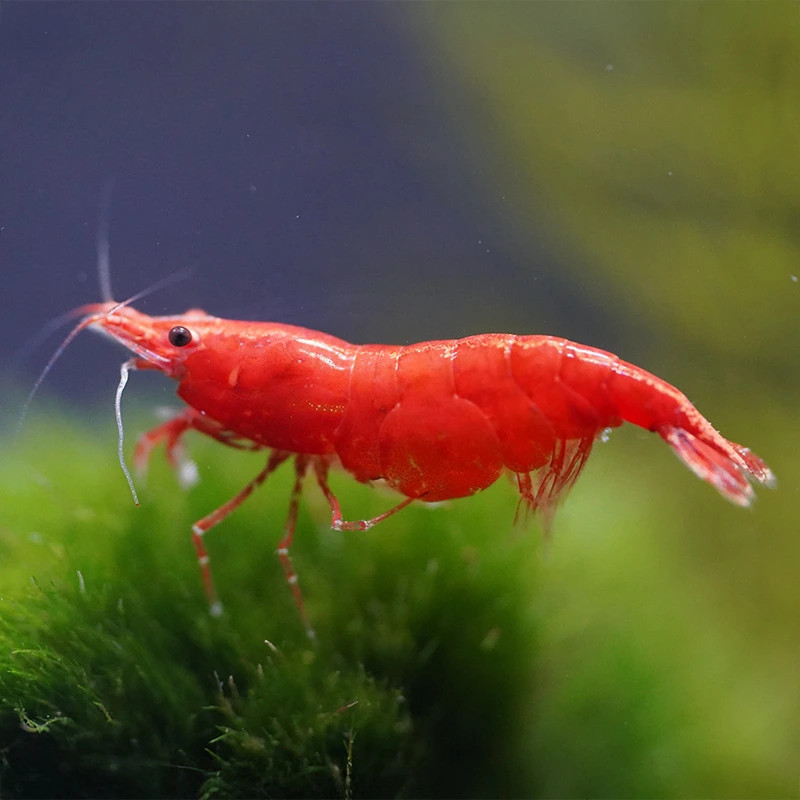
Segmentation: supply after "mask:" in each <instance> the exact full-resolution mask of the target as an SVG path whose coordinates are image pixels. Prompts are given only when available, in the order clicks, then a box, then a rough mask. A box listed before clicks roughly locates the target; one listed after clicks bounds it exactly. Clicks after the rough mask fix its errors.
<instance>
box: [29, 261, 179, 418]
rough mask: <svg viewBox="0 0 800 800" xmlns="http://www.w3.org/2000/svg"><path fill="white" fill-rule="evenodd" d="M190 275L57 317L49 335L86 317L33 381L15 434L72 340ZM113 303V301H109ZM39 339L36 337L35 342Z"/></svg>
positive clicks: (168, 278) (176, 275)
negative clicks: (81, 317) (94, 325)
mask: <svg viewBox="0 0 800 800" xmlns="http://www.w3.org/2000/svg"><path fill="white" fill-rule="evenodd" d="M190 274H191V268H190V267H186V268H185V269H182V270H179V271H178V272H173V273H172V275H167V276H166V277H165V278H162V279H161V280H160V281H156V282H155V283H154V284H152V286H148V287H147V288H146V289H142V291H141V292H137V293H136V294H134V295H132V296H131V297H129V298H128V299H127V300H123V301H122V302H121V303H116V304H115V305H111V306H110V307H109V303H108V302H107V303H89V304H88V305H85V306H80V307H79V308H76V309H73V310H72V311H69V312H67V313H66V314H62V315H61V316H60V317H57V318H56V319H55V320H53V321H52V322H50V323H49V325H48V326H47V332H48V333H49V332H50V331H51V330H52V329H53V328H54V327H58V326H59V325H61V324H63V323H64V322H65V321H66V320H68V319H71V318H74V317H78V316H82V315H84V314H85V315H87V316H86V317H85V318H84V319H82V320H81V321H80V322H79V323H78V324H77V325H76V326H75V327H74V328H73V329H72V330H71V331H70V332H69V333H68V334H67V336H66V338H65V339H64V340H63V341H62V342H61V344H60V345H59V346H58V347H57V348H56V351H55V353H53V355H52V356H50V360H49V361H48V362H47V363H46V364H45V365H44V369H42V371H41V372H40V373H39V377H38V378H37V379H36V380H35V381H34V384H33V388H32V389H31V390H30V392H29V393H28V397H27V398H26V400H25V403H24V404H23V406H22V412H21V413H20V415H19V419H18V420H17V425H16V433H17V434H19V432H20V430H21V429H22V425H23V423H24V422H25V418H26V417H27V416H28V409H29V408H30V405H31V403H32V402H33V398H34V396H35V395H36V392H38V391H39V387H40V386H41V385H42V383H44V379H45V378H46V377H47V376H48V375H49V374H50V370H51V369H53V367H54V366H55V363H56V361H58V359H59V358H61V354H62V353H63V352H64V351H65V350H66V349H67V347H69V345H70V344H72V341H73V339H74V338H75V337H76V336H77V335H78V334H79V333H80V332H81V331H82V330H83V329H84V328H87V327H88V326H89V325H92V324H93V323H95V322H97V321H98V320H99V319H102V318H103V317H107V316H109V315H111V314H113V313H114V312H115V311H119V309H121V308H124V307H125V306H128V305H130V304H131V303H135V302H136V301H137V300H141V299H142V298H143V297H146V296H147V295H150V294H153V293H154V292H157V291H158V290H159V289H163V288H164V287H165V286H169V285H170V284H172V283H177V282H178V281H182V280H185V279H186V278H187V277H188V276H189V275H190ZM109 302H110V303H113V302H114V301H113V300H112V301H109ZM38 339H39V337H37V340H38Z"/></svg>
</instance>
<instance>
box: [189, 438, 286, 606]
mask: <svg viewBox="0 0 800 800" xmlns="http://www.w3.org/2000/svg"><path fill="white" fill-rule="evenodd" d="M290 455H291V453H287V452H285V451H283V450H273V451H272V453H270V456H269V458H268V459H267V464H266V466H265V467H264V469H262V470H261V472H259V473H258V475H256V476H255V478H253V479H252V480H251V481H249V482H248V483H247V484H246V485H245V487H244V489H242V490H241V491H240V492H239V493H238V494H237V495H235V496H234V497H232V498H231V499H230V500H228V502H227V503H223V504H222V505H221V506H220V507H219V508H218V509H216V510H215V511H212V512H211V513H210V514H207V515H206V516H205V517H203V518H202V519H199V520H198V521H197V522H195V523H194V525H192V542H193V544H194V549H195V552H196V553H197V563H198V564H199V565H200V574H201V576H202V578H203V586H204V588H205V591H206V597H207V598H208V606H209V611H210V612H211V614H212V616H215V617H218V616H220V614H222V603H221V602H220V599H219V595H218V594H217V590H216V587H215V586H214V579H213V577H212V576H211V564H210V559H209V556H208V552H207V551H206V548H205V545H204V544H203V536H204V535H205V534H206V533H208V531H210V530H211V528H213V527H214V526H215V525H218V524H219V523H220V522H222V520H224V519H225V517H227V516H228V514H230V513H232V512H233V511H235V510H236V509H237V508H239V506H240V505H241V504H242V503H243V502H244V501H245V500H247V498H248V497H250V495H251V494H252V493H253V490H254V489H255V488H256V487H258V486H260V485H261V484H262V483H264V481H265V480H266V479H267V477H268V476H269V475H270V473H272V472H274V471H275V469H277V467H279V466H280V465H281V464H282V463H283V462H284V461H286V459H287V458H289V456H290ZM296 515H297V514H296V512H295V516H296ZM288 525H289V523H288V522H287V526H288ZM292 527H293V525H292ZM289 538H290V539H291V537H289ZM287 558H288V556H287Z"/></svg>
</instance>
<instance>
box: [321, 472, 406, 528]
mask: <svg viewBox="0 0 800 800" xmlns="http://www.w3.org/2000/svg"><path fill="white" fill-rule="evenodd" d="M314 472H315V473H316V476H317V483H318V484H319V488H320V489H322V493H323V494H324V495H325V499H326V500H327V501H328V505H329V506H330V507H331V528H333V529H334V530H335V531H366V530H368V529H369V528H371V527H373V525H377V524H378V523H379V522H383V520H385V519H386V518H387V517H391V516H392V514H396V513H397V512H398V511H402V510H403V509H404V508H405V507H406V506H407V505H409V504H410V503H412V502H413V501H414V500H417V499H419V498H415V497H407V498H406V499H405V500H403V502H402V503H398V504H397V505H396V506H393V507H392V508H390V509H389V510H388V511H384V512H383V514H378V516H377V517H373V518H372V519H361V520H355V521H348V520H345V519H342V509H341V507H340V505H339V499H338V498H337V497H336V495H335V494H334V493H333V491H332V490H331V487H330V486H329V485H328V463H327V462H326V461H324V460H323V459H321V458H318V459H315V461H314Z"/></svg>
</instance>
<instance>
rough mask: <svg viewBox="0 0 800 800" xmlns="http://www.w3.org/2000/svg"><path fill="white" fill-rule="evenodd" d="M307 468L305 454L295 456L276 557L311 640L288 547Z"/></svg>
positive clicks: (311, 629)
mask: <svg viewBox="0 0 800 800" xmlns="http://www.w3.org/2000/svg"><path fill="white" fill-rule="evenodd" d="M307 469H308V459H307V458H306V457H305V456H297V458H296V459H295V461H294V472H295V478H294V486H293V487H292V494H291V496H290V498H289V513H288V515H287V517H286V524H285V525H284V528H283V538H282V539H281V540H280V542H278V549H277V551H276V552H277V553H278V558H279V559H280V562H281V566H282V567H283V574H284V575H285V576H286V582H287V583H288V584H289V588H290V589H291V590H292V596H293V597H294V602H295V605H296V606H297V610H298V611H299V612H300V618H301V619H302V621H303V626H304V627H305V629H306V634H307V635H308V638H309V639H311V640H312V641H313V640H314V639H316V633H315V632H314V629H313V628H312V627H311V623H310V622H309V621H308V614H307V613H306V607H305V604H304V603H303V593H302V592H301V591H300V584H299V583H298V580H297V573H296V572H295V570H294V566H293V565H292V559H291V556H290V555H289V548H290V547H291V545H292V539H293V538H294V531H295V528H296V527H297V512H298V509H299V507H300V495H301V493H302V491H303V478H304V477H305V474H306V470H307Z"/></svg>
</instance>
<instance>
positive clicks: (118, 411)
mask: <svg viewBox="0 0 800 800" xmlns="http://www.w3.org/2000/svg"><path fill="white" fill-rule="evenodd" d="M132 369H136V364H135V363H134V361H133V360H131V361H125V362H124V363H123V364H122V366H121V367H120V369H119V385H118V386H117V394H116V396H115V398H114V418H115V419H116V420H117V433H118V434H119V435H118V438H117V455H118V456H119V465H120V466H121V467H122V471H123V473H124V474H125V480H126V481H128V487H129V488H130V490H131V494H132V495H133V502H134V503H135V504H136V505H137V506H138V505H139V498H138V497H137V495H136V487H135V486H134V485H133V478H131V473H130V471H129V470H128V465H127V464H126V463H125V451H124V449H123V444H124V441H125V433H124V431H123V429H122V391H123V389H124V388H125V384H126V383H127V382H128V372H129V371H130V370H132Z"/></svg>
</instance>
